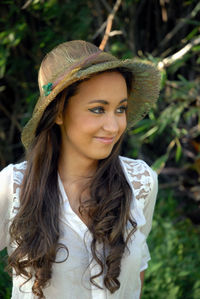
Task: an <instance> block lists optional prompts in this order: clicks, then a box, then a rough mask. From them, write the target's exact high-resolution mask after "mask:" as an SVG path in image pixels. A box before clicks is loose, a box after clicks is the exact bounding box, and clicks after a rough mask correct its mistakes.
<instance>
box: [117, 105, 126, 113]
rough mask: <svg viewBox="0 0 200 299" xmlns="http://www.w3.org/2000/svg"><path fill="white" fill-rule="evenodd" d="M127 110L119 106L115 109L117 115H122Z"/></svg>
mask: <svg viewBox="0 0 200 299" xmlns="http://www.w3.org/2000/svg"><path fill="white" fill-rule="evenodd" d="M127 109H128V107H127V106H120V107H119V108H117V113H124V112H126V111H127Z"/></svg>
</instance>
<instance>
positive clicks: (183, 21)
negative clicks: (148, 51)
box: [152, 3, 200, 56]
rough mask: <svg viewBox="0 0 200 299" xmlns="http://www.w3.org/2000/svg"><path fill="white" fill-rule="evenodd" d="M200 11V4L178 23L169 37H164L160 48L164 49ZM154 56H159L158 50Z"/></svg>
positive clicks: (169, 33) (168, 34)
mask: <svg viewBox="0 0 200 299" xmlns="http://www.w3.org/2000/svg"><path fill="white" fill-rule="evenodd" d="M199 11H200V3H198V4H197V5H196V6H195V8H194V9H193V10H192V11H191V12H190V13H189V14H188V15H187V16H186V17H185V18H184V19H181V20H180V22H178V23H177V25H176V26H175V27H174V28H173V29H172V30H171V31H170V32H168V33H167V35H166V36H165V37H164V39H163V40H162V41H161V43H160V44H159V48H161V47H162V48H163V47H164V46H165V45H166V44H167V43H168V42H169V41H170V40H171V39H172V38H173V37H174V35H175V34H176V33H177V32H178V31H179V30H180V29H182V28H183V25H185V23H186V22H188V21H189V20H190V19H192V18H194V17H195V16H196V15H197V13H198V12H199ZM152 55H153V56H155V55H157V50H155V51H154V52H153V53H152Z"/></svg>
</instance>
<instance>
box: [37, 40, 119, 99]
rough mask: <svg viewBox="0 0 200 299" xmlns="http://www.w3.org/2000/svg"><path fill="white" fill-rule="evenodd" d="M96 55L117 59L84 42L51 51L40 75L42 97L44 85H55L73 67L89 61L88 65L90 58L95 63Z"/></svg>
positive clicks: (66, 43)
mask: <svg viewBox="0 0 200 299" xmlns="http://www.w3.org/2000/svg"><path fill="white" fill-rule="evenodd" d="M95 53H96V54H97V55H98V53H99V54H100V53H102V54H106V56H108V55H109V56H110V59H111V60H112V59H115V58H114V56H112V55H110V54H108V53H105V52H103V51H101V50H100V49H99V48H98V47H96V46H95V45H93V44H91V43H89V42H86V41H82V40H76V41H69V42H65V43H62V44H60V45H59V46H57V47H56V48H54V49H53V50H52V51H50V52H49V53H48V54H47V55H46V56H45V57H44V59H43V61H42V63H41V66H40V70H39V74H38V84H39V89H40V95H43V93H44V91H43V88H42V87H43V86H44V85H46V84H48V83H50V82H51V83H53V84H55V82H56V81H57V80H58V79H59V77H61V76H62V74H63V73H64V72H66V71H67V70H70V69H73V67H75V66H76V65H78V64H80V62H81V61H84V60H88V61H87V63H89V58H90V57H92V58H93V59H92V60H93V63H94V57H93V56H94V55H95ZM103 56H104V59H103ZM87 58H88V59H87ZM107 59H108V57H107ZM98 60H99V61H98V62H101V61H105V55H102V57H101V59H99V58H98Z"/></svg>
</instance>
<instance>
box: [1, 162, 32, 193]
mask: <svg viewBox="0 0 200 299" xmlns="http://www.w3.org/2000/svg"><path fill="white" fill-rule="evenodd" d="M26 165H27V162H26V161H24V162H21V163H18V164H9V165H8V166H6V167H5V168H3V169H2V170H1V171H0V182H1V190H3V189H4V190H8V189H12V185H13V183H15V182H16V181H17V182H18V183H21V181H22V179H23V174H24V170H25V169H26Z"/></svg>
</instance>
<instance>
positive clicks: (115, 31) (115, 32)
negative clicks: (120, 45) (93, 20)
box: [109, 30, 123, 36]
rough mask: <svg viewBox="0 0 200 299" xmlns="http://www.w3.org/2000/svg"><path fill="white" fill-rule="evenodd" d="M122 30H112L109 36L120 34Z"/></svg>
mask: <svg viewBox="0 0 200 299" xmlns="http://www.w3.org/2000/svg"><path fill="white" fill-rule="evenodd" d="M121 34H123V32H122V31H121V30H113V31H111V32H110V33H109V36H115V35H121Z"/></svg>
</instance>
